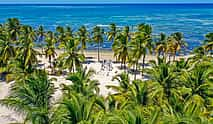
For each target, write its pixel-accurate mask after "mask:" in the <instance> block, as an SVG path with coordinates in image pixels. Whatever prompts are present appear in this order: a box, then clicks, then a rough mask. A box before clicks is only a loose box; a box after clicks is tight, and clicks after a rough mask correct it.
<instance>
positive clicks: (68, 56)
mask: <svg viewBox="0 0 213 124" xmlns="http://www.w3.org/2000/svg"><path fill="white" fill-rule="evenodd" d="M64 43H65V44H63V46H62V47H63V48H65V52H64V53H63V54H61V55H59V57H58V60H59V66H60V67H61V68H63V69H69V71H70V72H74V71H75V69H76V68H78V67H80V66H81V65H82V62H83V61H84V58H85V57H84V55H82V54H79V49H78V48H77V46H78V45H79V44H78V43H77V42H75V40H74V39H73V38H70V39H67V40H66V42H64Z"/></svg>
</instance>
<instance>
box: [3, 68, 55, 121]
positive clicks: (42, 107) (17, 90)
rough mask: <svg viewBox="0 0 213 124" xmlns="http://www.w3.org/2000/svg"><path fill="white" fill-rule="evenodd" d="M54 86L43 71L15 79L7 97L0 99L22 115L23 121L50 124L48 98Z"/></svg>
mask: <svg viewBox="0 0 213 124" xmlns="http://www.w3.org/2000/svg"><path fill="white" fill-rule="evenodd" d="M53 93H54V86H53V84H52V83H51V80H49V79H48V77H47V74H46V73H45V72H44V71H41V70H39V71H35V72H34V73H33V74H31V75H29V76H27V77H26V78H22V79H20V80H16V81H15V83H13V84H12V86H11V92H10V94H9V96H8V97H6V98H5V99H2V100H0V104H1V105H5V106H7V107H8V108H10V109H13V110H15V111H17V112H19V113H21V114H23V116H24V123H32V124H50V118H49V114H50V110H49V109H50V108H51V105H50V99H51V97H52V95H53Z"/></svg>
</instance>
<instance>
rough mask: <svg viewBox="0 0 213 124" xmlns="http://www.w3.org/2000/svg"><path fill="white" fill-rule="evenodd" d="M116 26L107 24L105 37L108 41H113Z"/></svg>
mask: <svg viewBox="0 0 213 124" xmlns="http://www.w3.org/2000/svg"><path fill="white" fill-rule="evenodd" d="M117 32H118V31H117V27H116V24H114V23H112V24H110V25H109V32H107V39H108V41H112V42H114V40H115V37H116V34H117Z"/></svg>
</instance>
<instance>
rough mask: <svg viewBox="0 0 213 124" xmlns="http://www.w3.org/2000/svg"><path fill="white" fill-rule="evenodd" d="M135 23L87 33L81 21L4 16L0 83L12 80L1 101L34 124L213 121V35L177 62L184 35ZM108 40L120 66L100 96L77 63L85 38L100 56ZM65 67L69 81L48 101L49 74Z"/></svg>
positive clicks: (95, 83)
mask: <svg viewBox="0 0 213 124" xmlns="http://www.w3.org/2000/svg"><path fill="white" fill-rule="evenodd" d="M135 28H137V29H135V30H132V29H130V27H129V26H126V27H123V28H118V27H116V25H115V24H111V25H110V26H109V28H108V29H107V30H106V31H104V30H103V29H102V28H101V27H99V26H96V27H94V28H93V30H92V31H91V32H89V31H88V30H87V28H86V27H85V26H82V27H80V28H79V29H78V30H76V31H74V30H73V29H71V28H70V27H57V28H56V30H55V31H54V32H52V31H46V30H45V29H44V27H42V26H39V27H38V28H32V27H31V26H28V25H23V24H21V23H20V22H19V20H18V19H15V18H11V19H8V20H7V22H6V23H5V24H1V25H0V74H1V80H4V81H7V82H11V81H13V83H12V84H11V89H10V90H11V91H10V95H9V96H8V97H6V98H5V99H2V100H0V103H1V105H4V106H7V107H8V108H10V109H13V110H15V111H17V112H19V113H21V114H23V116H24V122H23V123H32V124H212V123H213V58H212V53H213V52H212V50H213V33H208V34H207V35H206V36H205V37H206V38H205V41H203V43H202V45H201V46H200V47H198V48H195V49H194V50H193V51H192V55H191V56H190V57H187V58H185V59H177V58H176V55H177V54H181V53H183V52H184V51H186V49H187V44H186V42H185V41H184V37H183V34H182V33H180V32H176V33H172V34H171V35H169V36H166V35H165V34H164V33H162V34H160V35H158V36H153V35H152V27H151V26H150V25H147V24H140V25H138V26H137V27H135ZM106 39H107V40H108V41H109V42H112V51H113V53H114V58H115V59H116V62H120V64H121V69H123V70H124V71H123V73H121V74H118V75H116V76H114V78H113V79H112V80H117V81H118V82H119V84H120V85H119V86H107V88H109V89H113V90H115V91H116V94H109V95H108V96H107V97H103V96H101V95H100V94H99V91H100V89H99V87H98V86H99V83H100V82H98V81H97V80H92V79H91V77H92V75H94V74H95V71H94V70H91V69H87V68H83V66H82V64H83V62H84V61H85V60H86V58H85V56H84V51H85V49H86V48H87V45H88V44H90V43H96V44H97V46H98V49H97V51H98V54H97V55H98V57H97V58H98V61H101V60H100V54H99V52H100V50H101V49H100V47H101V44H102V42H103V41H104V40H106ZM38 48H39V49H38ZM56 50H61V51H62V53H61V54H58V53H57V52H56ZM148 54H153V55H155V56H156V61H154V60H153V61H150V62H149V63H146V56H147V55H148ZM39 56H45V57H46V58H47V59H48V61H49V68H50V69H51V71H47V70H46V69H43V68H42V69H39V67H38V65H39V60H38V57H39ZM146 64H148V65H150V68H146V66H145V65H146ZM130 70H133V73H129V72H130ZM64 71H66V72H67V80H70V81H72V84H70V85H65V84H63V85H61V88H62V92H63V95H62V97H61V99H60V100H59V101H57V102H56V103H52V102H51V98H52V96H53V94H54V92H55V90H56V89H55V87H54V84H53V83H52V81H53V80H54V79H50V78H48V75H50V74H51V75H60V74H62V72H64ZM136 73H139V74H140V75H142V76H143V77H144V79H147V80H143V79H139V78H138V77H137V75H136ZM130 75H134V79H135V80H130Z"/></svg>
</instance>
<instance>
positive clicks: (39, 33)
mask: <svg viewBox="0 0 213 124" xmlns="http://www.w3.org/2000/svg"><path fill="white" fill-rule="evenodd" d="M36 33H37V34H36V35H37V38H38V39H37V40H38V45H39V47H40V48H41V50H42V53H43V46H42V45H43V44H42V42H43V40H44V36H45V31H44V27H43V26H41V25H40V26H39V27H38V30H37V32H36Z"/></svg>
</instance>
